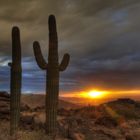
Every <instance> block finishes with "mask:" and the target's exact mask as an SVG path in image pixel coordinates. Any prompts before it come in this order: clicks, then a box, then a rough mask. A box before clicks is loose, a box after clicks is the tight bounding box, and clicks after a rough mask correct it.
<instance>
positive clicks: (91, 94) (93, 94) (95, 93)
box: [79, 89, 108, 99]
mask: <svg viewBox="0 0 140 140" xmlns="http://www.w3.org/2000/svg"><path fill="white" fill-rule="evenodd" d="M107 93H108V91H100V90H95V89H93V90H89V91H84V92H81V93H80V94H79V96H80V97H83V98H91V99H100V98H103V97H104V96H106V94H107Z"/></svg>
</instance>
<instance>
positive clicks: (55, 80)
mask: <svg viewBox="0 0 140 140" xmlns="http://www.w3.org/2000/svg"><path fill="white" fill-rule="evenodd" d="M48 24H49V53H48V63H46V61H45V59H44V58H43V56H42V53H41V49H40V45H39V43H38V42H37V41H35V42H34V43H33V48H34V54H35V58H36V61H37V64H38V66H39V67H40V68H41V69H43V70H46V72H47V77H46V78H47V80H46V95H47V96H46V133H47V134H48V135H52V134H54V133H55V132H56V120H57V107H58V96H59V71H64V70H65V69H66V67H67V66H68V63H69V59H70V56H69V54H65V55H64V56H63V59H62V62H61V64H60V65H59V62H58V37H57V31H56V21H55V16H54V15H50V16H49V20H48Z"/></svg>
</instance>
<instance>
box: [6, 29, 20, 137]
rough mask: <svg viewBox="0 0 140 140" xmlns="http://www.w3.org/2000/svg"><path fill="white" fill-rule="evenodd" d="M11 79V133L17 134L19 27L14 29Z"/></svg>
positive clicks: (18, 110) (18, 117) (18, 115)
mask: <svg viewBox="0 0 140 140" xmlns="http://www.w3.org/2000/svg"><path fill="white" fill-rule="evenodd" d="M8 65H9V66H10V67H11V80H10V94H11V100H10V134H11V135H14V134H16V132H17V130H18V125H19V120H20V96H21V79H22V68H21V44H20V31H19V29H18V27H13V29H12V62H11V63H9V64H8Z"/></svg>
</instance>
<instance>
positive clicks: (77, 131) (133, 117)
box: [0, 92, 140, 140]
mask: <svg viewBox="0 0 140 140" xmlns="http://www.w3.org/2000/svg"><path fill="white" fill-rule="evenodd" d="M9 102H10V96H9V94H7V93H6V92H1V93H0V140H11V138H10V137H9V120H10V117H9V112H10V110H9ZM21 102H22V103H21V120H20V130H19V133H18V135H17V140H47V139H48V140H49V137H48V136H46V135H45V131H44V127H45V96H44V95H35V94H31V95H22V99H21ZM57 125H58V130H57V132H56V136H55V138H54V140H140V102H138V101H134V100H131V99H118V100H115V101H110V102H107V103H104V104H101V105H98V106H91V105H88V106H79V105H77V104H73V103H70V102H68V101H63V100H60V101H59V109H58V124H57Z"/></svg>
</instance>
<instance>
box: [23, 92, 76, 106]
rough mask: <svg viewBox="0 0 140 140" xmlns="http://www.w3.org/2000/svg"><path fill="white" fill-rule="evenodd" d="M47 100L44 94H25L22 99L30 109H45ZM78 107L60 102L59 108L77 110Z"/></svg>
mask: <svg viewBox="0 0 140 140" xmlns="http://www.w3.org/2000/svg"><path fill="white" fill-rule="evenodd" d="M45 98H46V96H45V95H43V94H28V95H27V94H26V95H25V94H23V95H22V97H21V102H22V103H23V104H26V105H28V106H29V107H30V108H37V107H45ZM78 107H79V105H77V104H74V103H70V102H67V101H64V100H59V108H65V109H71V108H73V109H75V108H78Z"/></svg>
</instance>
